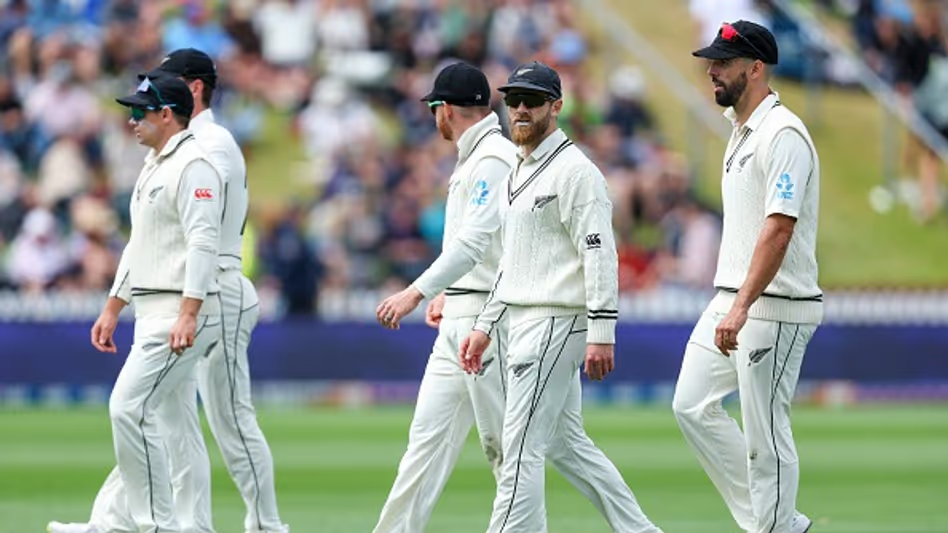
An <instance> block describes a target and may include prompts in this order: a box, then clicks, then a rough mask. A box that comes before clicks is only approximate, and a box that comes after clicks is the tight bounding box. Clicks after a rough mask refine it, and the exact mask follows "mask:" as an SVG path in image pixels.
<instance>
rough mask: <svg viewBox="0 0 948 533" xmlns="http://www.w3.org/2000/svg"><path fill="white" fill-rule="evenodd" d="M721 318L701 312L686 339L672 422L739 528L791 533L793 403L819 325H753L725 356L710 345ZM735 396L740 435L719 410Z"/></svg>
mask: <svg viewBox="0 0 948 533" xmlns="http://www.w3.org/2000/svg"><path fill="white" fill-rule="evenodd" d="M723 318H724V315H723V314H721V313H716V312H713V311H705V313H704V314H703V315H702V316H701V318H700V319H699V321H698V324H697V325H696V326H695V329H694V331H693V332H692V334H691V338H690V339H689V340H688V346H687V348H686V349H685V357H684V360H683V361H682V365H681V374H680V375H679V376H678V385H677V387H676V389H675V398H674V401H673V404H672V407H673V410H674V412H675V417H676V418H677V420H678V425H679V426H680V427H681V430H682V432H683V433H684V436H685V440H687V441H688V444H689V445H691V447H692V449H694V451H695V453H696V454H697V456H698V460H699V461H700V462H701V465H702V466H703V467H704V469H705V471H706V472H707V473H708V476H709V477H710V478H711V481H712V482H713V483H714V485H715V487H717V489H718V491H719V492H720V493H721V496H722V497H723V498H724V501H725V503H726V504H727V506H728V509H730V511H731V514H732V515H733V516H734V520H735V521H737V524H738V525H739V526H740V527H741V528H742V529H744V530H745V531H748V532H751V533H789V531H790V524H791V523H792V521H793V514H794V510H795V509H796V499H797V488H798V485H799V478H800V469H799V460H798V458H797V450H796V446H795V445H794V443H793V433H792V431H791V430H790V403H791V401H792V400H793V394H794V390H795V389H796V386H797V379H798V378H799V376H800V365H801V364H802V363H803V352H804V351H805V350H806V346H807V344H808V343H809V342H810V339H811V338H812V337H813V333H814V332H815V331H816V325H814V324H791V323H786V322H771V321H767V320H757V319H753V318H750V319H748V320H747V323H746V324H745V325H744V328H743V329H742V330H741V331H740V333H739V334H738V337H737V342H738V349H737V350H736V351H735V352H731V354H730V356H729V357H727V356H725V355H724V354H722V353H721V351H720V350H718V349H717V347H715V345H714V329H715V328H716V327H717V325H718V323H719V322H720V321H721V320H722V319H723ZM734 391H740V402H741V417H742V425H743V428H744V431H743V433H742V432H741V428H739V427H738V425H737V422H736V421H735V420H734V419H733V418H731V417H730V416H729V415H728V414H727V411H725V410H724V408H723V407H722V406H721V400H722V399H723V398H724V397H725V396H727V395H728V394H730V393H732V392H734Z"/></svg>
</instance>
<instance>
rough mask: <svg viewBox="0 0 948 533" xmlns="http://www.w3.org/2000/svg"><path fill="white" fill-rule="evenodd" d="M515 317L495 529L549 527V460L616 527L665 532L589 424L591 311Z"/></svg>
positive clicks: (519, 531)
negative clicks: (586, 373) (585, 377)
mask: <svg viewBox="0 0 948 533" xmlns="http://www.w3.org/2000/svg"><path fill="white" fill-rule="evenodd" d="M508 309H511V310H512V309H513V308H512V307H510V308H508ZM510 320H511V322H510V336H509V341H510V348H509V352H508V356H507V409H506V413H505V416H504V433H503V446H504V454H503V458H504V462H503V465H502V466H501V473H500V480H499V482H498V486H497V496H496V498H495V499H494V510H493V514H492V515H491V518H490V526H489V528H488V532H489V533H543V532H545V531H546V507H545V497H544V474H545V462H546V459H549V460H550V461H551V462H552V463H553V465H554V466H555V467H556V469H557V470H558V471H559V472H560V473H561V474H562V475H563V476H564V477H565V478H566V479H567V480H569V482H570V483H572V484H573V486H575V487H576V488H577V489H578V490H579V491H580V492H581V493H582V494H583V495H584V496H586V497H587V498H588V499H589V501H591V502H592V504H593V505H594V506H595V507H596V509H598V510H599V512H600V513H601V514H602V516H603V517H604V518H605V519H606V521H607V522H608V523H609V526H610V527H612V530H613V531H616V532H619V533H655V532H659V533H660V532H661V530H660V529H658V528H657V527H656V526H655V525H654V524H652V523H651V522H650V521H649V519H648V518H647V517H646V516H645V514H644V513H643V512H642V509H641V508H640V507H639V504H638V502H637V501H636V500H635V496H634V495H633V494H632V491H631V489H629V486H628V485H627V484H626V482H625V480H623V479H622V475H621V474H620V473H619V471H618V470H617V469H616V467H615V465H613V464H612V461H610V460H609V459H608V458H607V457H606V456H605V454H604V453H602V450H600V449H599V448H598V447H597V446H596V445H595V444H593V442H592V440H590V438H589V437H588V436H587V435H586V432H585V430H584V429H583V415H582V390H581V385H580V376H579V368H580V366H581V365H582V364H583V362H584V361H585V355H586V324H587V321H586V316H585V315H569V316H554V317H541V318H531V319H525V320H518V317H517V312H516V311H513V312H512V313H511V317H510ZM619 364H622V363H621V362H620V363H619Z"/></svg>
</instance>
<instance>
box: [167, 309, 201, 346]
mask: <svg viewBox="0 0 948 533" xmlns="http://www.w3.org/2000/svg"><path fill="white" fill-rule="evenodd" d="M196 334H197V317H195V316H194V315H192V314H191V313H181V314H180V315H178V320H175V322H174V325H173V326H171V335H170V336H169V337H170V338H169V343H170V344H171V351H172V352H174V353H175V354H176V355H181V354H183V353H184V351H185V350H187V349H188V348H190V347H192V346H194V336H195V335H196Z"/></svg>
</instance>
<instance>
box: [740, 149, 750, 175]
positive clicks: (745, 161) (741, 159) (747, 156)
mask: <svg viewBox="0 0 948 533" xmlns="http://www.w3.org/2000/svg"><path fill="white" fill-rule="evenodd" d="M753 155H754V152H751V153H749V154H747V155H745V156H744V157H741V158H740V159H739V160H738V161H737V171H738V172H741V171H743V170H744V165H745V164H746V163H747V160H748V159H750V158H751V156H753Z"/></svg>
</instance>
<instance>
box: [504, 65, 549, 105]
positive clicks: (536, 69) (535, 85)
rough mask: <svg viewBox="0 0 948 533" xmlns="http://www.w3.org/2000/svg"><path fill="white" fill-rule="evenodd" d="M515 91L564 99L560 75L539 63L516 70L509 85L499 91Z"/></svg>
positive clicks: (509, 78) (521, 66) (508, 80)
mask: <svg viewBox="0 0 948 533" xmlns="http://www.w3.org/2000/svg"><path fill="white" fill-rule="evenodd" d="M515 89H522V90H525V91H537V92H541V93H545V94H547V95H549V96H551V97H552V98H554V99H555V100H559V99H560V98H562V97H563V87H562V85H561V84H560V75H559V74H557V73H556V71H555V70H553V69H552V68H550V67H548V66H546V65H544V64H543V63H541V62H539V61H532V62H530V63H525V64H523V65H520V66H519V67H517V68H515V69H514V71H513V72H512V73H511V74H510V76H509V77H508V78H507V84H506V85H504V86H503V87H500V88H499V89H497V90H499V91H500V92H503V93H506V92H510V91H512V90H515Z"/></svg>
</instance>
